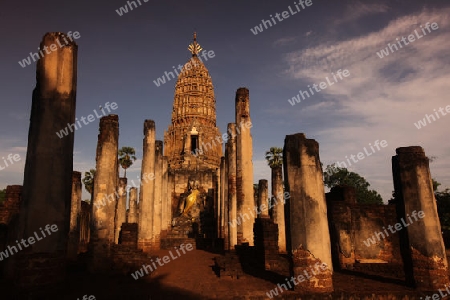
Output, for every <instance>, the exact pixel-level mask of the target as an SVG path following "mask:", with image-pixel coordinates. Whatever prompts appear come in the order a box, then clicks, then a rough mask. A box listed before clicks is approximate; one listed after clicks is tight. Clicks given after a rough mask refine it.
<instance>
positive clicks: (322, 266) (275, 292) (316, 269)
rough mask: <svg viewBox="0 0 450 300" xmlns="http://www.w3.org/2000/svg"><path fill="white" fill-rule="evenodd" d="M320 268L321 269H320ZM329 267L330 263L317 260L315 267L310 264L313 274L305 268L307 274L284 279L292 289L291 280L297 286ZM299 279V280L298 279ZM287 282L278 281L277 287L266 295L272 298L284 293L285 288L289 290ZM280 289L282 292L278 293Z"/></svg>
mask: <svg viewBox="0 0 450 300" xmlns="http://www.w3.org/2000/svg"><path fill="white" fill-rule="evenodd" d="M319 269H320V270H319ZM327 269H328V265H327V264H326V263H322V264H320V263H319V262H317V263H316V264H315V265H314V268H313V267H312V266H309V270H310V271H311V273H312V276H310V275H309V273H308V271H307V270H304V272H303V274H305V276H303V275H302V274H300V275H298V276H297V277H294V276H292V277H291V278H290V279H289V278H285V279H284V280H285V281H286V284H287V286H289V289H292V288H293V286H292V285H291V283H290V282H291V281H292V283H294V286H296V285H297V284H299V283H300V282H303V281H305V280H310V279H311V278H313V277H314V276H316V275H317V274H320V273H321V272H324V271H326V270H327ZM297 280H298V281H297ZM286 284H284V283H282V284H280V283H278V284H277V287H276V288H274V289H272V290H270V291H269V292H266V295H267V296H268V297H269V298H270V299H272V298H273V297H275V296H278V294H281V293H283V292H284V291H285V290H286V291H287V290H289V289H288V287H287V286H286ZM278 290H280V293H278Z"/></svg>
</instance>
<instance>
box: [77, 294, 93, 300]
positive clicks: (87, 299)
mask: <svg viewBox="0 0 450 300" xmlns="http://www.w3.org/2000/svg"><path fill="white" fill-rule="evenodd" d="M77 300H80V298H77ZM81 300H95V296H94V295H90V296H89V297H88V295H84V296H83V298H81Z"/></svg>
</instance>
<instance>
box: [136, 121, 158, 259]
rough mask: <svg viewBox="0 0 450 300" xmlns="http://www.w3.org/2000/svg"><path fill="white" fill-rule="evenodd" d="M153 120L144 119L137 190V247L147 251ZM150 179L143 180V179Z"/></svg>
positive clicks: (150, 220)
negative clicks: (139, 178)
mask: <svg viewBox="0 0 450 300" xmlns="http://www.w3.org/2000/svg"><path fill="white" fill-rule="evenodd" d="M155 136H156V129H155V121H153V120H145V122H144V141H143V144H144V145H143V147H144V148H143V157H142V167H141V179H142V184H141V188H140V191H139V227H138V228H139V231H138V248H139V249H142V250H143V251H144V252H149V251H150V250H151V245H152V237H153V211H154V210H153V209H154V207H153V206H154V196H155V178H156V177H155V176H156V175H155V154H156V142H155ZM146 178H147V179H148V178H149V179H150V180H145V179H146Z"/></svg>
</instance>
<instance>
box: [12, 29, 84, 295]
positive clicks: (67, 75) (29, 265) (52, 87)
mask: <svg viewBox="0 0 450 300" xmlns="http://www.w3.org/2000/svg"><path fill="white" fill-rule="evenodd" d="M63 38H66V39H67V41H68V43H67V44H66V45H64V46H63V47H58V48H57V49H56V50H55V51H52V52H51V53H50V54H45V55H44V56H43V57H42V58H40V59H39V60H38V62H37V66H36V87H35V89H34V91H33V103H32V107H31V117H30V127H29V132H28V147H27V158H26V163H25V173H24V181H23V195H22V196H23V198H22V199H23V200H22V203H21V208H20V217H19V218H20V221H19V234H18V240H21V239H22V238H23V239H25V240H26V239H28V238H29V237H33V236H34V234H35V232H37V233H38V234H40V233H41V229H40V228H45V226H52V225H53V226H54V227H53V228H56V231H53V232H51V234H49V235H47V236H46V237H45V238H43V239H42V240H39V241H35V244H33V246H32V247H28V248H27V249H24V250H22V251H21V254H23V256H22V258H23V259H22V260H21V262H20V263H19V264H18V265H17V271H18V278H19V281H18V282H17V284H18V285H20V286H43V285H46V284H55V283H57V282H61V281H63V280H64V277H65V258H66V251H67V242H68V235H69V224H70V223H69V219H70V202H71V194H72V170H73V143H74V131H75V130H76V129H77V126H76V124H75V106H76V100H75V99H76V86H77V51H78V46H77V45H76V44H75V43H74V42H73V41H70V40H69V38H68V37H67V36H66V35H65V34H63V33H59V32H51V33H47V34H45V36H44V37H43V40H42V42H41V44H40V48H41V49H43V48H44V47H47V48H50V46H53V45H58V42H59V41H61V42H62V43H63V44H64V41H63ZM61 130H65V132H66V133H67V135H64V134H63V133H62V132H60V131H61ZM58 134H60V135H58Z"/></svg>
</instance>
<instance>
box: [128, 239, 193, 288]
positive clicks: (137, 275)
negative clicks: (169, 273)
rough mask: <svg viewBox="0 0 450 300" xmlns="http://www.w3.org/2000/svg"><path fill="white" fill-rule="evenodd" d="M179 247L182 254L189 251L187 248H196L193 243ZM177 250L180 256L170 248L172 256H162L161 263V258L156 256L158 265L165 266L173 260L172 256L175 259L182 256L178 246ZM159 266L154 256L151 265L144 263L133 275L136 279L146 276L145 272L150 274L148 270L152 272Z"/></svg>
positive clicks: (190, 249)
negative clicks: (174, 253) (175, 254)
mask: <svg viewBox="0 0 450 300" xmlns="http://www.w3.org/2000/svg"><path fill="white" fill-rule="evenodd" d="M179 248H180V250H181V251H182V252H183V253H182V254H186V253H187V252H186V250H187V251H192V250H193V249H194V246H193V245H192V244H187V245H184V244H181V245H180V247H179ZM175 250H176V252H177V254H178V256H174V255H173V254H172V250H170V251H169V254H170V257H169V255H165V256H163V258H162V261H163V263H161V258H159V257H158V258H156V263H158V265H159V266H160V267H162V266H164V264H168V263H169V262H170V261H171V258H172V260H175V259H177V258H178V257H180V256H181V253H180V252H179V251H178V249H177V248H175ZM157 268H158V266H157V265H156V264H155V262H154V261H153V258H152V259H151V265H142V268H140V269H139V270H137V271H136V272H134V273H133V274H131V276H132V277H133V278H134V280H138V279H139V278H141V277H144V276H145V274H146V275H148V274H149V271H148V270H150V272H154V271H155V270H156V269H157ZM144 271H145V274H144Z"/></svg>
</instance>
